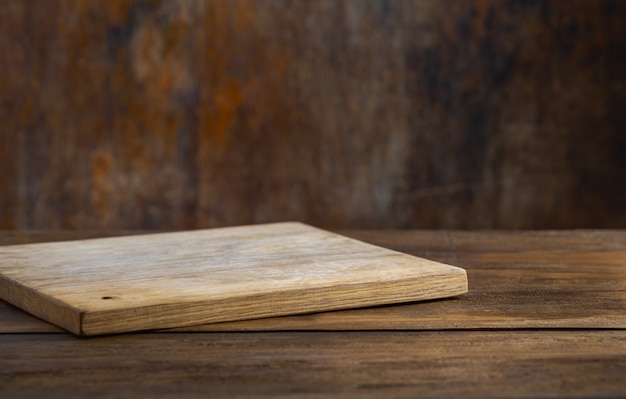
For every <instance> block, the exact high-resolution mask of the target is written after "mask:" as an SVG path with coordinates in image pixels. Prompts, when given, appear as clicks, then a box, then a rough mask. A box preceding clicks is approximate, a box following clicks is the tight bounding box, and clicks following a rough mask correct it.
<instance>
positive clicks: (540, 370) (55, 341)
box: [0, 230, 626, 398]
mask: <svg viewBox="0 0 626 399" xmlns="http://www.w3.org/2000/svg"><path fill="white" fill-rule="evenodd" d="M135 233H145V232H128V231H90V232H76V231H56V232H33V231H26V232H24V231H22V232H20V231H5V232H0V245H10V244H20V243H31V242H44V241H59V240H70V239H78V238H91V237H104V236H119V235H126V234H135ZM341 233H343V234H345V235H348V236H350V237H353V238H357V239H361V240H363V241H366V242H370V243H373V244H377V245H382V246H385V247H388V248H392V249H396V250H400V251H403V252H407V253H411V254H414V255H417V256H421V257H424V258H428V259H433V260H436V261H441V262H445V263H450V264H453V265H457V266H461V267H463V268H465V269H466V270H467V273H468V279H469V290H470V291H469V294H467V295H464V296H461V297H458V298H452V299H444V300H436V301H427V302H418V303H409V304H403V305H394V306H380V307H376V308H367V309H358V310H347V311H336V312H327V313H319V314H312V315H304V316H291V317H280V318H272V319H261V320H249V321H241V322H231V323H221V324H212V325H203V326H194V327H185V328H178V329H171V330H161V331H151V332H144V333H134V334H122V335H114V336H105V337H93V338H77V337H74V336H73V335H71V334H68V333H65V332H63V331H62V330H60V329H58V328H57V327H55V326H52V325H50V324H48V323H46V322H44V321H41V320H39V319H36V318H34V317H32V316H30V315H28V314H26V313H24V312H22V311H20V310H18V309H16V308H14V307H12V306H11V305H9V304H7V303H6V302H2V301H0V394H1V395H0V396H2V397H7V398H8V397H42V396H45V397H47V398H54V397H64V398H65V397H84V396H86V395H89V396H90V397H93V398H98V397H122V398H123V397H133V398H136V397H143V396H145V397H155V396H156V397H181V396H185V397H207V396H211V397H265V396H279V395H280V396H283V397H307V396H308V397H312V396H313V397H314V396H319V395H324V396H329V397H341V398H345V397H376V398H378V397H410V398H413V397H417V396H419V397H450V396H455V397H624V396H626V377H624V376H626V231H615V230H612V231H607V230H600V231H590V230H581V231H542V232H532V231H477V232H469V231H413V230H390V231H384V230H368V231H343V232H341Z"/></svg>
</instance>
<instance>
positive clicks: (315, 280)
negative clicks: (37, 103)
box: [0, 222, 467, 335]
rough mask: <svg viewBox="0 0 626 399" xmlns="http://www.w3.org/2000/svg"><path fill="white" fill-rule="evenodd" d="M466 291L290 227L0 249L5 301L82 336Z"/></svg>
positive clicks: (394, 259) (393, 255)
mask: <svg viewBox="0 0 626 399" xmlns="http://www.w3.org/2000/svg"><path fill="white" fill-rule="evenodd" d="M466 292H467V276H466V273H465V270H463V269H461V268H458V267H454V266H450V265H446V264H442V263H438V262H434V261H430V260H426V259H422V258H418V257H415V256H411V255H407V254H403V253H400V252H396V251H392V250H389V249H385V248H381V247H377V246H374V245H370V244H366V243H363V242H360V241H357V240H354V239H351V238H347V237H344V236H341V235H338V234H334V233H331V232H328V231H324V230H320V229H317V228H314V227H311V226H308V225H305V224H301V223H296V222H287V223H274V224H264V225H254V226H238V227H227V228H219V229H208V230H197V231H187V232H175V233H159V234H148V235H140V236H130V237H115V238H102V239H89V240H81V241H67V242H55V243H43V244H28V245H14V246H5V247H0V297H1V298H2V299H4V300H6V301H8V302H10V303H12V304H14V305H16V306H18V307H20V308H22V309H24V310H26V311H28V312H30V313H32V314H34V315H35V316H38V317H40V318H42V319H45V320H47V321H49V322H51V323H54V324H56V325H58V326H60V327H63V328H65V329H67V330H69V331H71V332H73V333H74V334H77V335H99V334H110V333H120V332H129V331H136V330H146V329H156V328H169V327H182V326H189V325H196V324H204V323H210V322H220V321H233V320H243V319H253V318H261V317H268V316H279V315H290V314H301V313H310V312H318V311H326V310H336V309H346V308H354V307H364V306H373V305H382V304H391V303H400V302H409V301H418V300H426V299H435V298H443V297H449V296H456V295H460V294H464V293H466Z"/></svg>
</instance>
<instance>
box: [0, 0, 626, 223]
mask: <svg viewBox="0 0 626 399" xmlns="http://www.w3.org/2000/svg"><path fill="white" fill-rule="evenodd" d="M625 21H626V1H622V0H612V1H608V0H605V1H595V0H585V1H582V0H576V1H521V0H520V1H496V0H482V1H465V0H444V1H442V0H428V1H427V0H416V1H392V0H387V1H383V0H380V1H378V0H362V1H341V0H325V1H287V0H284V1H283V0H276V1H252V0H251V1H230V0H229V1H184V0H179V1H139V0H133V1H104V0H102V1H95V0H94V1H78V0H74V1H21V0H7V1H2V2H0V120H1V123H2V124H1V128H0V145H1V147H0V228H3V229H59V228H64V229H65V228H69V229H94V228H98V229H100V228H116V229H117V228H163V229H182V228H198V227H209V226H224V225H233V224H243V223H257V222H266V221H274V220H301V221H305V222H310V223H313V224H315V225H318V226H321V227H327V228H348V227H349V228H360V227H378V228H386V227H399V228H407V227H412V228H572V227H622V228H623V227H626V175H625V174H626V135H625V134H624V127H625V126H626V23H625Z"/></svg>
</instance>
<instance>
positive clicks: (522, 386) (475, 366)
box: [0, 331, 626, 398]
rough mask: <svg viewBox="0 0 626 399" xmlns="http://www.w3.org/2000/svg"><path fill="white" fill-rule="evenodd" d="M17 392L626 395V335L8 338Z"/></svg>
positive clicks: (6, 366) (2, 344) (0, 377)
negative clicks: (625, 393)
mask: <svg viewBox="0 0 626 399" xmlns="http://www.w3.org/2000/svg"><path fill="white" fill-rule="evenodd" d="M0 338H1V339H0V355H1V356H0V392H2V393H4V394H5V396H6V397H11V398H19V397H41V395H45V397H47V398H67V397H85V396H89V397H93V398H101V397H116V398H138V397H139V398H143V397H166V398H169V397H172V398H174V397H176V398H178V397H202V398H205V397H207V396H211V397H219V398H221V397H228V398H233V397H247V398H248V397H249V398H255V397H277V396H279V397H311V396H321V395H323V396H324V397H333V398H351V397H359V398H361V397H364V398H380V397H386V398H415V397H426V398H434V397H463V398H465V397H467V398H486V397H497V398H502V397H512V398H514V397H524V398H529V397H536V398H545V397H594V398H595V397H598V398H600V397H614V398H617V397H623V395H624V392H626V379H625V378H624V375H626V331H509V332H501V331H490V332H485V331H446V332H343V333H320V332H273V333H254V334H251V333H204V334H202V333H198V334H139V335H122V336H114V337H103V338H100V337H97V338H94V339H88V340H84V339H76V338H74V337H72V336H70V335H58V334H39V335H31V334H15V335H4V336H0Z"/></svg>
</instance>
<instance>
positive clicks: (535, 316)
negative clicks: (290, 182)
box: [0, 231, 626, 333]
mask: <svg viewBox="0 0 626 399" xmlns="http://www.w3.org/2000/svg"><path fill="white" fill-rule="evenodd" d="M120 233H121V232H120ZM342 233H343V234H346V235H348V236H351V237H354V238H357V239H360V240H363V241H367V242H370V243H373V244H377V245H381V246H386V247H389V248H392V249H396V250H400V251H403V252H407V253H411V254H413V255H416V256H421V257H425V258H430V259H433V260H437V261H440V262H445V263H450V264H453V265H457V266H461V267H463V268H465V269H466V270H467V274H468V280H469V287H470V290H469V293H468V294H466V295H464V296H462V297H459V298H456V299H450V300H443V301H430V302H425V303H413V304H407V305H402V306H385V307H376V308H368V309H360V310H352V311H338V312H327V313H319V314H314V315H306V316H294V317H281V318H273V319H260V320H249V321H245V322H236V323H221V324H211V325H203V326H194V327H187V328H182V329H178V330H176V331H179V332H182V331H185V332H193V331H196V332H202V331H275V330H317V331H324V330H326V331H329V330H337V331H338V330H438V329H446V330H467V329H519V328H588V329H594V328H599V329H607V328H614V329H626V311H625V310H626V232H625V231H559V232H488V231H484V232H462V231H452V232H449V233H448V232H445V231H351V232H342ZM102 234H103V235H110V234H112V233H111V232H104V233H102ZM97 235H98V233H97V232H91V233H89V236H97ZM81 237H82V235H81V233H79V232H73V233H72V232H66V233H63V234H61V233H46V234H44V233H39V234H34V233H31V232H4V233H2V234H0V244H7V243H16V242H21V243H24V242H26V241H33V242H35V241H44V240H46V239H49V240H54V239H58V238H63V239H78V238H81ZM2 332H4V333H11V332H12V333H17V332H20V333H27V332H31V333H32V332H60V330H59V329H57V328H56V327H54V326H52V325H51V324H48V323H46V322H44V321H41V320H39V319H36V318H35V317H32V316H30V315H28V314H26V313H25V312H23V311H20V310H18V309H16V308H13V307H12V306H10V305H8V304H7V303H6V302H2V301H0V333H2Z"/></svg>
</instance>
